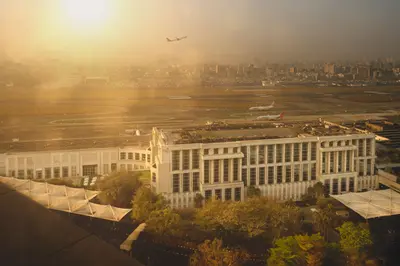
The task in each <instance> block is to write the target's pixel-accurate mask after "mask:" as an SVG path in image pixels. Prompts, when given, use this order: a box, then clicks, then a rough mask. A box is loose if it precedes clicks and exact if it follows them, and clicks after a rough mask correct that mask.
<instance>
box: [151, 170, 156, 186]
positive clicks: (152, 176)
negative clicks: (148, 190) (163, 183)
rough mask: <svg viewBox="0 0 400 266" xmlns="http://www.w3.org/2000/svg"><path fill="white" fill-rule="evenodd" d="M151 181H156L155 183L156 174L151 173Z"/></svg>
mask: <svg viewBox="0 0 400 266" xmlns="http://www.w3.org/2000/svg"><path fill="white" fill-rule="evenodd" d="M151 181H152V182H153V183H155V182H156V181H157V175H156V173H154V172H153V173H151Z"/></svg>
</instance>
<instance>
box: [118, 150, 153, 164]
mask: <svg viewBox="0 0 400 266" xmlns="http://www.w3.org/2000/svg"><path fill="white" fill-rule="evenodd" d="M119 159H120V160H135V161H142V162H146V161H147V162H148V163H149V162H150V154H145V153H138V152H135V153H133V152H121V153H120V154H119Z"/></svg>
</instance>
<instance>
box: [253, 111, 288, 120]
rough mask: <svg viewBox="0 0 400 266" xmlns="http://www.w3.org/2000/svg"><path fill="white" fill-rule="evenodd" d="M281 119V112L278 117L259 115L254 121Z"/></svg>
mask: <svg viewBox="0 0 400 266" xmlns="http://www.w3.org/2000/svg"><path fill="white" fill-rule="evenodd" d="M281 119H283V112H282V113H280V114H279V115H261V116H258V117H257V118H256V120H281Z"/></svg>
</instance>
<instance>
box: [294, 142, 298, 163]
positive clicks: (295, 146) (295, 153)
mask: <svg viewBox="0 0 400 266" xmlns="http://www.w3.org/2000/svg"><path fill="white" fill-rule="evenodd" d="M293 161H295V162H298V161H300V143H294V144H293Z"/></svg>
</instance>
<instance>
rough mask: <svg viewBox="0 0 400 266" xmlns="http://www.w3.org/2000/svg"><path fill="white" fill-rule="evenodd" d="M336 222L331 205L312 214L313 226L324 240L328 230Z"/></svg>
mask: <svg viewBox="0 0 400 266" xmlns="http://www.w3.org/2000/svg"><path fill="white" fill-rule="evenodd" d="M336 221H337V217H336V214H335V212H334V210H333V207H332V205H331V204H328V206H327V207H326V208H318V209H317V210H316V211H314V212H313V224H314V226H315V227H316V228H317V230H318V231H319V232H320V233H321V234H322V235H323V236H324V237H325V239H326V238H327V237H328V230H329V229H330V228H332V227H333V226H334V225H335V223H336Z"/></svg>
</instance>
